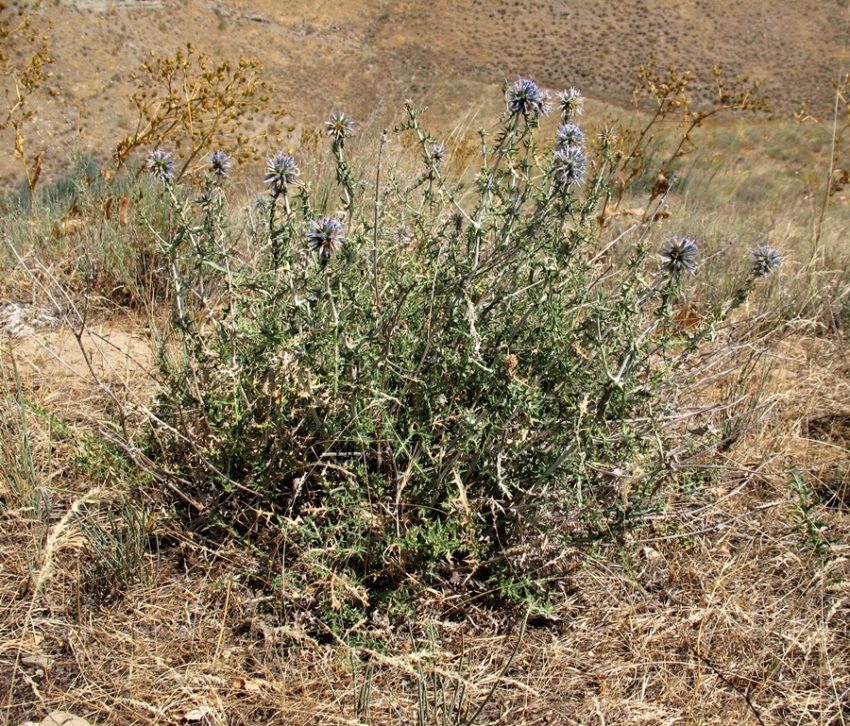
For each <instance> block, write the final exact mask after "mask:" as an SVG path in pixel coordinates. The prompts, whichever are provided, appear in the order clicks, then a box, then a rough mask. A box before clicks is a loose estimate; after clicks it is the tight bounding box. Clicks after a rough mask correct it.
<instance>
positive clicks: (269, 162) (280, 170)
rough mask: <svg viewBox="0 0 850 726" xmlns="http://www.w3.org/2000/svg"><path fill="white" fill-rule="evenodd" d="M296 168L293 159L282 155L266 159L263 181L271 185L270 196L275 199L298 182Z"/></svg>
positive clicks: (278, 154)
mask: <svg viewBox="0 0 850 726" xmlns="http://www.w3.org/2000/svg"><path fill="white" fill-rule="evenodd" d="M299 173H300V172H299V171H298V166H297V165H296V163H295V159H293V158H292V157H291V156H287V155H286V154H284V153H277V154H275V155H274V156H267V157H266V175H265V177H263V181H264V182H265V183H266V184H271V194H272V196H274V197H276V196H277V195H278V194H282V193H283V192H285V191H286V187H288V186H289V185H291V184H296V183H297V182H298V175H299Z"/></svg>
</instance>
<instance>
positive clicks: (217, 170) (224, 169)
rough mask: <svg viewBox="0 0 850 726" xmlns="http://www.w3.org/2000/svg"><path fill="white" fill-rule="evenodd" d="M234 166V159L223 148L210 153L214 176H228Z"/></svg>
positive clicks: (211, 168)
mask: <svg viewBox="0 0 850 726" xmlns="http://www.w3.org/2000/svg"><path fill="white" fill-rule="evenodd" d="M232 167H233V159H232V158H230V156H229V155H228V153H227V152H226V151H224V150H223V149H219V150H218V151H213V152H212V153H211V154H210V170H211V171H212V173H213V176H220V177H222V178H223V177H226V176H227V175H228V174H229V173H230V169H231V168H232Z"/></svg>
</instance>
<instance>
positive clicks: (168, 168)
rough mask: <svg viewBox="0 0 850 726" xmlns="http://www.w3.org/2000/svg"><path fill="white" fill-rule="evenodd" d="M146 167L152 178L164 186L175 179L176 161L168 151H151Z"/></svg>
mask: <svg viewBox="0 0 850 726" xmlns="http://www.w3.org/2000/svg"><path fill="white" fill-rule="evenodd" d="M145 166H146V167H147V169H148V171H149V172H150V173H151V176H152V177H154V178H155V179H158V180H159V181H161V182H162V183H163V184H165V183H166V182H170V181H173V179H174V160H173V159H172V158H171V154H169V153H168V152H167V151H163V150H162V149H154V150H153V151H151V152H150V154H148V160H147V163H146V164H145Z"/></svg>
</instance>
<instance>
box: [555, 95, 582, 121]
mask: <svg viewBox="0 0 850 726" xmlns="http://www.w3.org/2000/svg"><path fill="white" fill-rule="evenodd" d="M558 108H559V109H560V110H561V118H562V119H563V120H564V123H569V122H570V121H571V120H572V119H574V118H575V117H576V116H581V115H582V113H584V96H582V95H581V91H579V90H578V89H577V88H570V89H569V90H568V91H561V92H560V93H559V94H558Z"/></svg>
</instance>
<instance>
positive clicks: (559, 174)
mask: <svg viewBox="0 0 850 726" xmlns="http://www.w3.org/2000/svg"><path fill="white" fill-rule="evenodd" d="M586 172H587V157H586V156H585V155H584V153H583V152H582V150H581V149H580V148H578V147H575V146H570V147H567V148H565V149H558V150H557V151H556V152H555V158H554V160H553V169H552V173H553V175H554V178H555V183H556V184H557V185H558V186H559V187H560V188H561V189H562V190H565V189H567V187H570V186H572V185H574V184H575V185H579V186H580V185H581V184H583V183H584V175H585V173H586Z"/></svg>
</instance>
